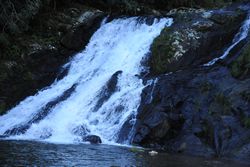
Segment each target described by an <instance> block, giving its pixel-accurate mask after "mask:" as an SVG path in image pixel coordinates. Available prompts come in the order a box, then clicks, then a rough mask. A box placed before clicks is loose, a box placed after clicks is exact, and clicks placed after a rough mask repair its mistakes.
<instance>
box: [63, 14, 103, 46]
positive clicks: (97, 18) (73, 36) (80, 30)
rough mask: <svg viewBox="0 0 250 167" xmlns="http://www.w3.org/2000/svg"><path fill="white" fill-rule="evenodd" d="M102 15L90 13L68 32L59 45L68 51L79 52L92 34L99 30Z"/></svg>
mask: <svg viewBox="0 0 250 167" xmlns="http://www.w3.org/2000/svg"><path fill="white" fill-rule="evenodd" d="M103 18H104V13H102V12H96V13H90V14H89V15H87V16H86V18H85V22H83V23H80V24H79V25H77V26H76V27H75V28H73V29H72V30H70V31H69V32H68V33H67V34H66V35H65V36H64V37H63V38H62V39H61V44H62V45H63V46H64V47H66V48H67V49H70V50H75V51H79V50H80V49H82V48H84V46H86V45H87V44H88V42H89V39H90V38H91V36H92V34H93V33H94V32H95V31H96V30H97V29H98V28H99V26H100V23H101V21H102V19H103Z"/></svg>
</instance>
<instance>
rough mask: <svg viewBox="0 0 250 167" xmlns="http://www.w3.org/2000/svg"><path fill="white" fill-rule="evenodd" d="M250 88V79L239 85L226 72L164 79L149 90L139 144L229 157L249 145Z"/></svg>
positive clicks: (199, 72)
mask: <svg viewBox="0 0 250 167" xmlns="http://www.w3.org/2000/svg"><path fill="white" fill-rule="evenodd" d="M249 85H250V80H249V78H248V79H245V80H244V81H240V80H236V79H235V78H233V77H232V76H231V73H230V70H229V69H228V68H227V67H220V66H215V67H210V68H207V67H199V68H194V69H188V70H183V71H179V72H176V73H172V74H169V75H161V76H159V77H158V82H157V83H156V84H155V85H154V86H155V88H154V90H153V92H152V89H151V88H148V87H147V88H145V89H144V91H143V96H142V102H141V105H140V107H139V111H138V115H137V124H136V130H135V137H134V139H133V142H134V143H137V144H140V145H143V146H146V147H153V148H155V147H156V146H157V145H158V146H159V145H160V148H161V149H165V150H169V151H174V152H183V153H187V154H196V155H205V156H211V155H215V156H227V155H229V154H230V153H232V152H233V150H235V149H239V148H241V147H242V146H243V145H244V144H245V143H249V141H248V139H249V137H250V135H249V133H250V130H249V127H250V126H248V122H249V121H248V120H250V119H248V118H249V115H250V113H249V111H250V103H249V100H248V98H247V97H248V93H247V92H248V90H249V89H250V87H249ZM151 87H152V85H151ZM149 95H150V96H153V99H152V101H151V102H149V101H148V99H147V97H148V96H149ZM165 121H167V122H165ZM160 125H161V126H160ZM157 132H160V133H157ZM158 146H157V148H158ZM184 146H185V147H184Z"/></svg>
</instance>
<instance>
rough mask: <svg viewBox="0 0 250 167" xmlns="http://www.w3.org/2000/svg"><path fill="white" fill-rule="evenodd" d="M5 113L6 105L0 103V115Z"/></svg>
mask: <svg viewBox="0 0 250 167" xmlns="http://www.w3.org/2000/svg"><path fill="white" fill-rule="evenodd" d="M5 111H6V105H5V103H3V102H0V115H3V114H4V113H5Z"/></svg>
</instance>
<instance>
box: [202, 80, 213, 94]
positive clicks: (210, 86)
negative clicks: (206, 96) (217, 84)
mask: <svg viewBox="0 0 250 167" xmlns="http://www.w3.org/2000/svg"><path fill="white" fill-rule="evenodd" d="M212 89H213V84H212V83H210V82H204V83H202V84H201V86H200V91H201V92H202V93H207V92H209V91H210V90H212Z"/></svg>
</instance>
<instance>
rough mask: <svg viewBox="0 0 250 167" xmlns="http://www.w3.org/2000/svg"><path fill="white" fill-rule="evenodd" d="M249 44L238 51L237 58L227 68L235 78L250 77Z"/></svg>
mask: <svg viewBox="0 0 250 167" xmlns="http://www.w3.org/2000/svg"><path fill="white" fill-rule="evenodd" d="M249 63H250V43H247V44H246V45H245V46H244V48H243V49H242V50H241V51H240V54H239V56H238V58H237V59H236V60H235V61H233V62H232V63H231V64H230V65H229V66H230V69H231V73H232V75H233V76H234V77H236V78H241V79H243V78H246V77H247V76H250V67H249Z"/></svg>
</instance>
